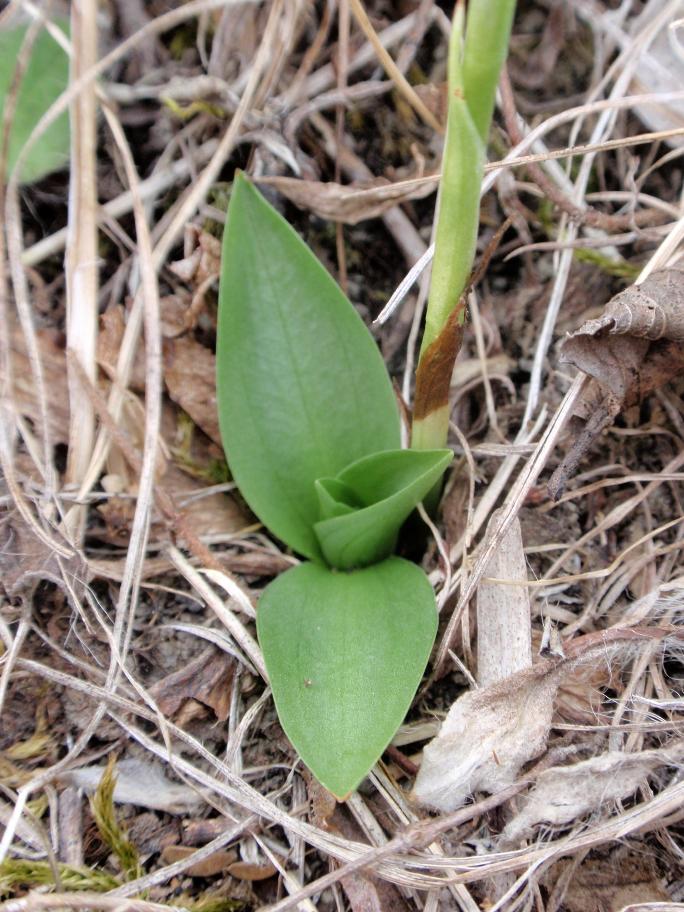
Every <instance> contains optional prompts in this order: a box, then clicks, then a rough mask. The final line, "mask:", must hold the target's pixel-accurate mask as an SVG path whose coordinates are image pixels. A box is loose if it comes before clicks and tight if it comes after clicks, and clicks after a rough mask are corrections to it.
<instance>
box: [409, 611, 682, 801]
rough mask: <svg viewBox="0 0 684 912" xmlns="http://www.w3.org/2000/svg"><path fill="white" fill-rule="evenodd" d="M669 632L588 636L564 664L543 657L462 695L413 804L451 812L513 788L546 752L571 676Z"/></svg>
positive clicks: (426, 760) (426, 756) (429, 755)
mask: <svg viewBox="0 0 684 912" xmlns="http://www.w3.org/2000/svg"><path fill="white" fill-rule="evenodd" d="M666 633H667V632H666V631H663V630H659V629H658V628H653V627H643V628H637V627H634V628H630V629H624V630H621V629H618V628H613V629H611V630H607V631H601V632H598V633H594V634H587V635H586V636H583V637H579V638H578V639H577V640H573V641H571V642H570V643H567V644H564V645H565V652H566V657H565V658H551V659H545V660H543V661H540V662H538V663H537V664H536V665H534V666H533V667H532V668H530V669H527V670H524V671H519V672H517V673H516V674H513V675H510V676H509V677H508V678H506V679H505V680H503V681H499V682H497V683H496V684H492V685H490V686H489V687H483V688H481V689H478V690H473V691H470V692H468V693H466V694H465V695H464V696H462V697H460V698H459V699H458V700H457V701H456V702H455V703H454V704H453V706H452V707H451V709H450V710H449V714H448V715H447V717H446V719H445V720H444V723H443V724H442V727H441V729H440V731H439V734H438V735H437V737H436V738H435V739H434V740H433V741H431V742H430V743H429V744H428V745H427V747H426V748H425V749H424V751H423V762H422V765H421V768H420V771H419V772H418V776H417V778H416V783H415V786H414V790H413V796H414V798H415V799H416V801H417V802H418V803H419V804H422V805H425V806H426V807H432V808H436V809H437V810H440V811H452V810H455V809H456V808H458V807H460V806H461V805H462V804H463V803H464V802H465V801H466V799H467V798H468V797H469V796H470V795H471V794H472V793H473V792H476V791H483V792H488V793H493V792H496V791H498V790H499V789H503V788H505V787H506V786H508V785H511V784H512V783H513V782H515V780H516V779H517V777H518V774H519V773H520V770H521V769H522V767H523V766H524V764H525V763H527V762H528V761H529V760H533V759H534V758H535V757H538V756H539V755H540V754H541V753H542V752H543V751H544V750H545V748H546V743H547V740H548V736H549V731H550V729H551V722H552V718H553V705H554V699H555V697H556V693H557V691H558V688H559V686H560V684H561V683H562V682H563V681H564V680H566V679H567V677H568V675H571V674H572V673H574V671H575V669H577V668H583V667H587V666H591V664H592V663H594V664H595V663H596V662H597V660H599V659H600V661H601V662H602V663H603V664H609V663H611V662H614V661H616V660H620V659H622V658H623V657H626V656H629V655H631V654H633V652H634V651H635V650H638V649H640V648H643V647H644V646H646V645H648V646H650V645H651V644H652V643H653V640H654V639H657V638H663V637H664V636H665V635H666Z"/></svg>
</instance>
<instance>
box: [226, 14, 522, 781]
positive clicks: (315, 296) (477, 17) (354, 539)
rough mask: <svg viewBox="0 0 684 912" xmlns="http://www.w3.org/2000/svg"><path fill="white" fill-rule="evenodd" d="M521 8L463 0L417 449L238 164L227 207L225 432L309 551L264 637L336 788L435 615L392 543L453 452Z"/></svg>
mask: <svg viewBox="0 0 684 912" xmlns="http://www.w3.org/2000/svg"><path fill="white" fill-rule="evenodd" d="M512 11H513V3H512V2H505V0H471V3H470V6H469V13H468V31H467V33H466V35H465V38H464V20H465V12H464V8H463V6H462V5H459V6H458V7H457V11H456V15H455V20H454V37H453V38H452V41H451V45H450V63H449V83H450V104H449V123H448V127H447V144H446V149H445V157H444V166H443V170H444V174H443V182H442V187H441V203H440V217H439V223H438V231H437V252H436V255H435V263H434V267H433V281H432V286H433V287H432V291H431V300H430V306H429V309H428V314H427V323H426V329H425V340H424V342H423V350H422V355H421V359H420V364H419V368H418V374H417V381H416V382H417V388H416V412H415V414H414V424H413V440H412V445H413V449H411V450H401V449H400V448H399V447H400V427H399V414H398V410H397V406H396V402H395V399H394V395H393V393H392V388H391V384H390V381H389V378H388V376H387V373H386V370H385V367H384V365H383V363H382V359H381V358H380V355H379V352H378V350H377V347H376V346H375V343H374V342H373V340H372V338H371V336H370V334H369V333H368V331H367V330H366V328H365V326H364V325H363V323H362V322H361V320H360V319H359V317H358V315H357V314H356V312H355V311H354V309H353V307H352V306H351V304H350V303H349V301H348V300H347V299H346V298H345V296H344V295H343V294H342V292H341V291H340V289H339V288H338V286H337V285H336V284H335V282H334V281H333V280H332V278H331V277H330V276H329V274H328V273H327V272H326V270H325V269H324V268H323V266H322V265H321V264H320V263H319V262H318V260H317V259H316V258H315V257H314V256H313V254H312V253H311V251H310V250H309V249H308V247H307V246H306V245H305V244H304V243H303V241H302V240H301V239H300V238H299V236H298V235H297V234H296V233H295V232H294V231H293V229H292V228H291V227H290V226H289V225H288V224H287V222H286V221H285V220H284V219H283V218H282V217H281V216H280V215H279V214H278V213H277V212H276V211H275V210H274V209H273V208H272V207H271V206H270V205H269V204H268V203H267V202H266V201H265V200H264V199H263V197H262V196H261V195H260V194H259V193H258V192H257V191H256V190H255V189H254V187H252V185H251V184H250V183H249V182H248V181H247V180H245V178H244V177H242V176H240V175H238V176H237V177H236V180H235V183H234V186H233V192H232V196H231V200H230V205H229V208H228V216H227V221H226V228H225V232H224V240H223V256H222V265H221V283H220V290H219V320H218V341H217V398H218V408H219V422H220V427H221V436H222V439H223V442H224V447H225V450H226V456H227V459H228V463H229V466H230V469H231V472H232V474H233V477H234V478H235V481H236V482H237V484H238V487H239V488H240V490H241V492H242V494H243V496H244V497H245V499H246V500H247V502H248V503H249V505H250V506H251V508H252V509H253V510H254V512H255V513H256V514H257V516H258V517H259V518H260V519H261V521H262V522H263V523H264V525H265V526H267V527H268V528H269V529H270V530H271V531H272V532H273V533H274V534H275V535H277V536H278V537H279V538H281V539H282V540H283V541H284V542H285V543H286V544H287V545H289V546H290V547H291V548H292V549H293V550H294V551H296V552H298V553H299V554H301V555H303V556H304V557H305V558H308V561H307V562H306V563H304V564H302V565H300V566H298V567H295V568H293V569H292V570H288V571H287V572H286V573H285V574H283V575H282V576H280V577H279V578H278V579H276V580H275V581H274V582H272V583H271V584H270V585H269V586H268V587H267V588H266V590H265V591H264V593H263V595H262V597H261V600H260V603H259V608H258V611H257V630H258V635H259V642H260V644H261V648H262V650H263V653H264V659H265V663H266V668H267V670H268V674H269V677H270V682H271V686H272V688H273V695H274V699H275V703H276V708H277V710H278V715H279V717H280V720H281V723H282V725H283V728H284V730H285V732H286V733H287V735H288V736H289V738H290V740H291V741H292V743H293V744H294V746H295V747H296V748H297V750H298V752H299V754H300V756H301V757H302V759H303V760H304V762H305V763H306V764H307V765H308V766H309V768H310V769H311V770H312V772H313V773H314V774H315V775H316V776H317V778H318V779H319V780H320V781H321V782H322V783H323V784H324V785H325V786H326V787H327V788H328V789H330V791H331V792H333V794H334V795H336V796H337V797H338V798H342V797H344V796H345V795H347V794H348V793H349V792H350V791H351V790H352V789H353V788H355V787H356V785H358V783H359V782H360V781H361V779H362V778H363V777H364V776H365V775H366V773H367V772H368V771H369V769H370V768H371V766H372V765H373V763H375V761H376V760H377V759H378V757H379V756H380V754H381V753H382V751H383V750H384V748H385V747H386V745H387V744H388V742H389V740H390V739H391V738H392V736H393V734H394V733H395V731H396V729H397V727H398V726H399V724H400V723H401V721H402V719H403V717H404V715H405V713H406V711H407V709H408V707H409V705H410V703H411V700H412V698H413V695H414V693H415V690H416V687H417V685H418V683H419V681H420V678H421V675H422V673H423V671H424V669H425V665H426V663H427V659H428V656H429V653H430V649H431V647H432V644H433V641H434V637H435V633H436V628H437V613H436V608H435V598H434V594H433V592H432V589H431V586H430V584H429V582H428V580H427V578H426V577H425V575H424V573H423V572H422V571H421V570H420V569H419V568H418V567H417V566H415V565H414V564H412V563H409V562H408V561H405V560H403V559H401V558H398V557H395V556H393V551H394V549H395V546H396V542H397V537H398V533H399V530H400V528H401V526H402V524H403V523H404V521H405V520H406V519H407V517H408V516H409V514H410V513H411V512H412V511H413V510H414V508H415V507H416V506H417V505H418V504H419V503H420V502H421V501H422V500H423V499H424V498H425V497H426V496H427V495H428V494H430V493H431V492H433V491H434V490H435V488H436V486H437V485H438V483H439V481H440V479H441V477H442V475H443V473H444V471H445V469H446V468H447V466H448V464H449V462H450V461H451V458H452V454H451V451H450V450H447V449H444V448H443V445H444V443H445V442H446V430H447V428H448V408H447V396H448V386H449V378H450V376H451V369H452V367H453V360H454V358H455V357H456V353H457V350H458V343H459V339H460V334H461V332H462V323H463V316H464V308H463V307H462V306H461V308H460V310H459V308H458V307H457V306H455V303H457V302H458V301H460V300H461V298H462V293H463V290H464V288H465V286H466V283H467V280H468V277H469V275H470V271H471V268H472V261H473V256H474V252H475V236H476V232H477V222H478V214H479V192H480V183H481V177H482V173H483V167H484V142H485V138H486V133H487V131H488V128H489V122H490V119H491V114H492V108H493V103H494V90H495V87H496V80H497V78H498V73H499V69H500V66H501V63H502V60H503V54H505V50H506V45H507V41H508V32H509V31H510V19H511V18H512ZM488 16H491V22H488ZM489 26H491V27H492V29H493V31H492V33H491V34H490V31H489ZM454 238H455V239H456V240H454ZM430 441H439V442H438V443H437V444H436V445H435V446H430Z"/></svg>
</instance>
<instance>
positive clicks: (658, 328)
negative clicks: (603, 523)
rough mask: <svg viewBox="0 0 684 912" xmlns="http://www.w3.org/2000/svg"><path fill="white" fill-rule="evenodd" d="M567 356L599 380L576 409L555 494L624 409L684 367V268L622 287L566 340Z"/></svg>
mask: <svg viewBox="0 0 684 912" xmlns="http://www.w3.org/2000/svg"><path fill="white" fill-rule="evenodd" d="M561 360H562V361H565V362H568V363H570V364H573V365H574V366H575V367H577V368H579V369H580V370H582V371H584V373H585V374H588V375H589V376H590V377H591V378H592V381H591V382H590V383H589V384H588V385H587V386H586V388H585V392H584V396H583V399H582V400H581V401H580V402H579V404H578V406H577V409H576V419H575V438H574V441H573V443H572V446H571V447H570V450H569V451H568V453H567V454H566V456H565V458H564V459H563V462H562V463H561V465H560V466H559V467H558V468H557V469H556V471H555V472H554V474H553V476H552V477H551V480H550V482H549V493H550V495H551V497H552V498H554V499H555V500H557V499H558V498H559V497H560V496H561V494H562V493H563V491H564V489H565V486H566V484H567V481H568V479H569V478H570V476H571V475H572V474H573V473H574V472H575V470H576V469H577V466H578V465H579V462H580V460H581V459H582V457H583V456H584V454H585V453H586V452H587V450H588V449H589V447H590V446H591V444H592V442H593V441H594V440H595V439H596V437H597V436H598V435H599V434H600V433H601V432H602V431H603V430H604V429H605V428H606V427H608V426H609V425H611V424H612V423H613V421H614V419H615V417H616V415H618V414H619V412H621V411H623V410H624V409H626V408H629V407H630V406H632V405H636V404H638V403H639V402H641V401H642V400H643V399H644V398H645V397H646V396H647V395H648V394H649V393H651V392H653V390H656V389H658V388H660V387H661V386H664V385H665V384H666V383H668V382H669V381H671V380H673V379H674V378H675V377H678V376H679V375H681V374H682V373H684V271H682V270H679V269H662V270H659V271H657V272H654V273H653V274H652V275H651V276H649V277H648V278H647V279H646V280H645V281H644V282H642V284H641V285H638V286H637V285H633V286H630V287H629V288H627V289H625V290H624V291H622V292H621V293H620V294H618V295H616V296H615V297H614V298H612V299H611V300H610V301H609V302H608V304H607V306H606V308H605V311H604V312H603V314H602V315H601V316H600V317H599V318H598V319H596V320H589V321H588V322H587V323H585V324H584V325H583V326H581V327H580V329H578V330H577V332H575V333H573V334H572V335H571V336H569V337H568V338H567V339H566V340H565V342H564V344H563V347H562V350H561ZM577 419H579V424H578V421H577Z"/></svg>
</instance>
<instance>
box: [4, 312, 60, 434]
mask: <svg viewBox="0 0 684 912" xmlns="http://www.w3.org/2000/svg"><path fill="white" fill-rule="evenodd" d="M36 341H37V343H38V352H39V355H40V361H41V365H42V368H43V378H44V386H45V395H46V397H47V406H48V408H47V414H48V422H49V425H50V428H49V429H50V434H51V436H52V440H53V442H54V443H66V442H67V436H68V430H69V390H68V386H67V376H66V361H65V357H64V345H63V336H62V334H61V333H59V332H58V331H57V330H52V329H39V330H38V331H37V332H36ZM10 352H11V369H12V406H13V408H14V410H15V411H16V412H17V413H18V414H19V415H24V416H25V417H27V418H30V419H31V421H33V422H34V424H36V425H37V426H38V427H40V425H41V421H42V414H41V410H40V406H39V403H38V397H37V395H36V390H35V386H34V383H33V372H32V370H31V363H30V361H29V358H28V355H27V353H26V344H25V342H24V334H23V332H22V331H21V328H20V327H19V326H18V325H17V324H16V323H15V321H14V320H11V321H10ZM0 379H2V380H4V379H5V378H4V377H3V371H2V365H1V364H0Z"/></svg>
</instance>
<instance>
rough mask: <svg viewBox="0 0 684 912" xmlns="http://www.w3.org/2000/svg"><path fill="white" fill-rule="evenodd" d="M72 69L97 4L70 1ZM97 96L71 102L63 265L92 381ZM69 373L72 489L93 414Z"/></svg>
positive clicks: (91, 50)
mask: <svg viewBox="0 0 684 912" xmlns="http://www.w3.org/2000/svg"><path fill="white" fill-rule="evenodd" d="M71 39H72V49H71V50H72V52H71V72H72V80H77V79H79V77H81V76H82V75H83V74H84V73H87V72H88V71H89V70H90V69H91V68H92V67H93V66H95V64H96V63H97V53H98V41H97V39H98V33H97V4H96V3H94V2H92V0H77V2H75V3H73V4H72V6H71ZM96 161H97V99H96V90H95V86H94V84H93V83H90V84H89V85H86V86H84V88H83V90H82V91H81V92H80V93H79V94H78V96H77V97H76V98H75V99H74V101H73V103H72V106H71V165H72V167H71V188H70V194H69V224H68V229H67V230H68V240H67V255H66V260H65V269H66V308H67V316H66V337H67V340H66V341H67V348H68V349H69V350H70V351H71V352H73V354H74V357H75V358H78V360H79V362H80V365H81V368H82V369H83V371H84V372H85V374H86V376H87V377H88V379H89V380H90V381H91V382H92V383H95V377H96V366H95V349H96V345H97V322H98V312H97V296H98V280H99V276H98V272H99V265H98V252H97V221H96V219H97V173H96ZM68 373H69V456H68V461H67V468H66V474H65V479H64V481H65V484H66V485H67V486H69V487H71V488H72V489H73V488H74V487H75V486H77V485H78V483H79V482H80V480H81V478H82V477H83V475H84V473H85V471H86V469H87V467H88V463H89V462H90V458H91V456H92V448H93V442H94V439H95V414H94V412H93V407H92V404H91V402H90V400H89V399H88V397H87V396H86V394H85V392H84V390H83V386H82V384H81V383H80V382H79V381H78V379H77V378H76V377H74V375H73V371H68ZM85 522H86V511H85V509H84V508H83V507H82V506H80V505H76V506H73V507H72V508H71V509H70V510H69V511H68V512H67V515H66V517H65V525H66V530H67V534H68V535H69V536H70V537H71V538H72V539H73V540H74V541H75V542H77V543H80V541H81V540H82V538H83V533H84V531H85Z"/></svg>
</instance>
